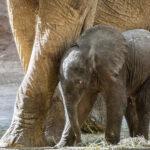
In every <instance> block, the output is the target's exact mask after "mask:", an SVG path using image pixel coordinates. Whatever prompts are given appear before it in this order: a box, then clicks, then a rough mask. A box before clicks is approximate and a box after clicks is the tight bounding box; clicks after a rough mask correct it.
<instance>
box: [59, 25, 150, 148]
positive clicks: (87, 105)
mask: <svg viewBox="0 0 150 150" xmlns="http://www.w3.org/2000/svg"><path fill="white" fill-rule="evenodd" d="M59 88H60V91H61V94H62V98H63V103H64V109H65V117H66V124H65V128H64V131H63V134H62V138H61V140H60V142H59V143H58V144H57V146H56V147H61V146H64V145H72V144H75V143H76V144H77V143H79V142H80V140H81V133H80V126H81V125H82V123H83V122H84V120H85V119H86V118H87V116H88V114H89V112H90V111H91V109H92V106H93V104H94V102H95V100H96V97H97V94H98V93H99V92H100V93H102V95H103V96H104V98H105V100H106V108H107V123H106V131H105V137H106V140H107V141H108V142H110V143H112V144H116V143H118V142H119V140H120V130H121V122H122V118H123V115H125V116H126V119H127V122H128V126H129V130H130V135H131V136H137V135H143V136H144V137H145V138H146V139H148V128H149V119H150V32H148V31H146V30H142V29H136V30H129V31H126V32H124V33H122V34H121V33H120V32H119V31H118V30H117V29H114V28H113V27H109V26H95V27H93V28H90V29H88V30H87V31H85V32H84V33H83V34H82V35H81V37H80V38H79V39H78V40H77V42H76V43H75V45H74V46H72V47H71V48H70V49H69V50H68V51H67V53H66V54H65V56H64V58H63V59H62V62H61V67H60V83H59ZM134 103H135V105H133V104H134Z"/></svg>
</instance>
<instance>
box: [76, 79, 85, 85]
mask: <svg viewBox="0 0 150 150" xmlns="http://www.w3.org/2000/svg"><path fill="white" fill-rule="evenodd" d="M75 83H76V84H78V85H82V84H83V81H82V80H76V81H75Z"/></svg>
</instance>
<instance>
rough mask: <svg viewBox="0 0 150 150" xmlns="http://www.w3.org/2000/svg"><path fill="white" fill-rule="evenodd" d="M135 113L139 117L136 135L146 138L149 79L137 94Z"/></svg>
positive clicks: (149, 110) (148, 116)
mask: <svg viewBox="0 0 150 150" xmlns="http://www.w3.org/2000/svg"><path fill="white" fill-rule="evenodd" d="M136 104H137V114H138V118H139V126H138V135H142V136H144V137H145V139H148V133H149V121H150V79H148V80H147V81H146V82H145V83H144V84H143V86H142V87H141V90H140V91H139V93H138V94H137V99H136Z"/></svg>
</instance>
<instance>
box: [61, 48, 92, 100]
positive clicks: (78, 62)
mask: <svg viewBox="0 0 150 150" xmlns="http://www.w3.org/2000/svg"><path fill="white" fill-rule="evenodd" d="M87 63H88V62H87V59H86V57H85V56H84V54H83V53H82V51H81V50H79V47H78V46H77V45H76V46H73V47H72V48H70V50H69V51H68V52H67V53H66V55H65V57H64V58H63V60H62V63H61V67H60V82H61V85H62V87H63V92H64V94H65V95H67V96H69V97H70V98H71V100H72V101H74V100H73V99H76V100H77V99H78V98H79V96H80V97H81V95H82V93H83V92H84V90H86V88H87V87H88V86H89V83H90V73H89V68H88V64H87ZM70 98H69V99H70Z"/></svg>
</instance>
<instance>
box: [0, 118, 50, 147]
mask: <svg viewBox="0 0 150 150" xmlns="http://www.w3.org/2000/svg"><path fill="white" fill-rule="evenodd" d="M46 145H48V144H47V142H46V138H45V134H44V123H43V120H42V119H40V118H33V117H31V118H29V117H27V115H23V117H17V116H14V118H13V121H12V123H11V126H10V127H9V129H8V130H7V132H6V133H5V134H4V136H3V137H2V139H1V140H0V147H40V146H46Z"/></svg>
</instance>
